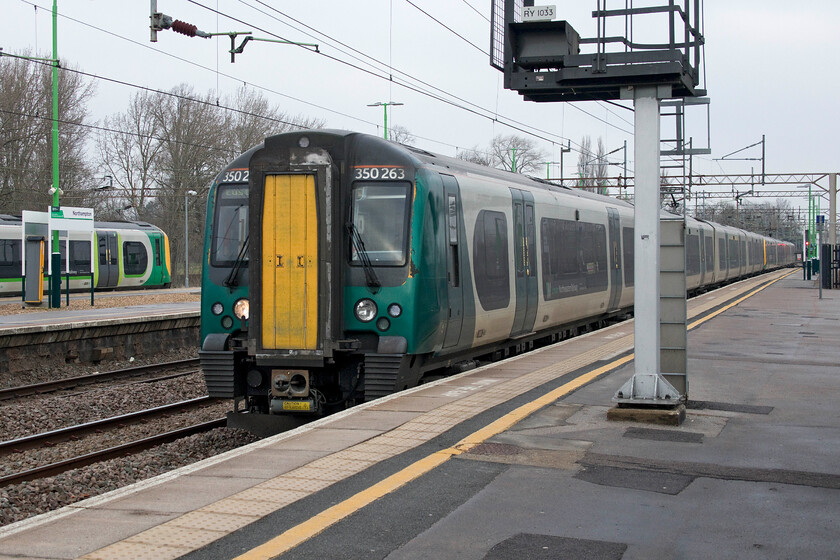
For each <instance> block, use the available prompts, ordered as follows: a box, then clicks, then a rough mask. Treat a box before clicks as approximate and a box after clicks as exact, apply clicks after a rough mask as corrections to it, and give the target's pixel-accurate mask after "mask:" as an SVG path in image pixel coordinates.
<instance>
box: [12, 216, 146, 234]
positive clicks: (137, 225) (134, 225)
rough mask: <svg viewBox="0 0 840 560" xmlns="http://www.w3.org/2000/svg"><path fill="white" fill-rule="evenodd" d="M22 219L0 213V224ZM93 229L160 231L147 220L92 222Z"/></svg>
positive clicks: (21, 221) (21, 220)
mask: <svg viewBox="0 0 840 560" xmlns="http://www.w3.org/2000/svg"><path fill="white" fill-rule="evenodd" d="M22 224H23V219H22V218H21V217H20V216H13V215H11V214H0V226H21V225H22ZM93 227H94V229H133V230H142V231H162V230H161V229H160V228H159V227H157V226H156V225H154V224H150V223H148V222H141V221H121V222H97V221H94V222H93Z"/></svg>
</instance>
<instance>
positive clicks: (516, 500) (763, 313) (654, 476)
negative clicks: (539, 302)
mask: <svg viewBox="0 0 840 560" xmlns="http://www.w3.org/2000/svg"><path fill="white" fill-rule="evenodd" d="M780 276H781V275H778V274H777V275H776V276H775V277H776V278H778V277H780ZM799 278H801V276H800V275H797V274H794V275H792V276H788V277H785V278H783V279H781V280H779V281H777V282H776V283H774V284H772V285H769V286H767V287H766V288H764V289H763V290H762V291H759V292H757V293H754V295H752V296H751V297H749V298H748V299H746V300H744V301H741V302H740V303H739V304H738V305H736V306H733V307H731V308H729V309H727V310H725V311H723V312H722V313H721V314H720V315H717V316H715V317H713V318H711V319H709V320H707V321H706V322H703V323H702V324H698V325H696V326H695V328H693V330H691V332H690V333H689V375H690V378H689V382H690V397H691V401H690V402H689V406H688V411H687V419H686V421H685V423H684V424H683V425H681V426H678V427H663V426H651V425H643V424H636V423H631V422H609V421H607V419H606V411H607V409H608V408H609V407H610V406H611V403H610V398H611V397H612V395H613V393H614V392H615V391H616V390H617V389H618V388H619V387H620V385H621V384H622V383H623V381H625V380H626V379H627V378H628V377H629V376H630V375H631V374H632V371H633V362H632V361H630V360H629V356H628V354H627V349H628V343H629V345H630V346H629V348H632V324H629V323H628V324H620V325H616V326H613V327H611V328H609V329H604V330H602V331H598V332H596V333H592V334H590V335H586V336H583V337H579V338H577V339H573V340H572V341H568V342H566V343H561V344H558V345H555V346H553V347H549V348H546V349H543V350H541V351H538V352H535V353H532V354H528V355H525V356H522V357H519V358H518V359H516V360H513V361H508V362H503V363H499V364H495V365H493V366H489V367H485V368H480V369H479V370H476V371H473V372H467V373H466V374H462V375H459V376H457V377H455V378H451V379H447V380H443V381H441V382H437V383H434V384H431V385H429V386H421V387H419V388H417V389H414V390H411V391H409V392H407V393H404V394H401V395H396V396H393V397H389V398H386V399H382V400H380V401H374V402H372V403H368V404H367V405H364V406H363V407H360V408H359V409H354V410H351V411H347V412H345V413H342V414H340V415H336V416H334V417H330V418H327V419H323V420H321V421H318V422H317V423H314V424H310V425H308V426H304V427H303V428H300V429H298V430H295V431H293V432H291V433H289V434H282V435H280V436H275V437H273V438H269V439H267V440H263V441H261V442H257V443H256V444H254V445H252V446H249V447H248V448H247V449H242V450H236V451H234V452H231V453H229V454H227V455H226V456H221V457H218V458H214V459H213V460H209V461H206V462H204V463H201V464H197V465H194V466H192V467H189V468H186V469H182V470H180V471H177V472H174V473H169V474H167V475H163V476H162V477H158V479H155V480H152V481H148V482H146V483H142V484H139V485H136V486H135V487H131V488H127V489H123V490H121V491H117V492H115V493H112V494H111V495H106V496H103V497H99V498H94V499H91V500H87V501H86V502H81V503H79V504H77V505H76V506H74V507H71V508H65V510H63V511H60V512H57V513H54V514H52V515H49V516H45V517H42V518H40V519H37V518H36V519H35V520H31V521H29V522H24V523H22V524H19V525H18V526H16V527H12V528H10V529H0V558H49V559H56V558H62V559H63V558H75V557H84V558H88V559H91V560H92V559H97V558H99V559H104V558H179V557H183V558H188V559H192V560H197V559H219V558H242V559H243V560H244V559H246V558H247V559H249V560H250V559H253V558H273V557H276V556H277V555H278V554H280V552H283V554H282V556H280V557H282V558H295V559H310V558H311V559H316V558H317V559H324V558H329V559H331V558H336V559H344V558H346V559H355V558H387V559H394V560H395V559H400V560H402V559H414V558H417V559H420V558H423V559H427V558H441V559H448V558H463V559H488V560H498V559H514V558H515V559H543V558H545V559H548V558H551V559H555V558H585V559H598V560H600V559H624V560H635V559H643V558H644V559H658V558H698V559H700V558H702V559H710V558H715V559H717V558H748V559H749V558H755V559H764V558H837V557H840V406H838V405H837V397H838V395H840V346H838V341H840V293H836V292H833V291H825V292H824V299H822V300H819V299H818V297H817V290H816V288H815V287H814V284H813V282H805V281H802V280H800V279H799ZM761 282H763V281H762V280H751V281H747V282H746V283H739V284H738V285H733V286H730V287H727V288H724V289H723V290H718V291H717V292H714V293H710V294H706V295H705V296H702V297H701V298H697V299H696V300H693V301H692V302H691V303H690V305H689V313H690V316H695V317H696V316H698V314H700V315H702V314H703V313H707V312H708V311H710V310H711V309H713V308H715V307H716V306H718V305H720V304H721V303H722V302H723V301H727V300H729V299H731V298H733V297H740V296H741V295H743V294H747V293H751V292H750V290H752V289H753V288H755V287H756V286H757V285H759V284H760V283H761ZM750 283H752V284H750ZM739 286H740V287H739ZM601 371H603V374H601V373H600V372H601ZM581 376H589V377H591V378H594V381H591V382H589V383H588V384H585V385H582V386H580V387H579V388H576V387H577V385H576V384H577V383H579V381H576V380H577V379H583V378H582V377H581ZM589 377H586V378H589ZM575 388H576V390H575ZM556 395H561V396H559V397H557V396H556ZM532 403H534V404H532ZM528 407H532V408H533V410H531V409H530V408H528ZM400 477H403V479H404V480H402V481H401V482H400V481H399V480H398V479H399V478H400ZM395 480H397V482H394V483H393V484H391V486H388V484H387V483H389V481H391V482H393V481H395ZM278 536H279V538H278ZM284 539H285V540H284ZM292 545H294V546H292Z"/></svg>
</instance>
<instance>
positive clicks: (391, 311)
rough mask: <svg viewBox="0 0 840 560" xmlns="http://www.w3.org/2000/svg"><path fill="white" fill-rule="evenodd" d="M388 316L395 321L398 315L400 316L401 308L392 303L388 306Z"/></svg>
mask: <svg viewBox="0 0 840 560" xmlns="http://www.w3.org/2000/svg"><path fill="white" fill-rule="evenodd" d="M388 315H390V316H391V317H393V318H394V319H396V318H397V317H399V316H400V315H402V307H400V304H399V303H392V304H391V305H389V306H388Z"/></svg>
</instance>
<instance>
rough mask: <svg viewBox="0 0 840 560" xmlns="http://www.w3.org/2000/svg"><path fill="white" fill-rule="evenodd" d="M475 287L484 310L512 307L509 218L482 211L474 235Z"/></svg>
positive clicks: (496, 213)
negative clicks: (508, 235)
mask: <svg viewBox="0 0 840 560" xmlns="http://www.w3.org/2000/svg"><path fill="white" fill-rule="evenodd" d="M473 254H474V255H475V259H474V266H475V286H476V291H477V292H478V300H479V302H481V307H483V308H484V310H485V311H490V310H491V309H503V308H505V307H507V306H508V305H509V304H510V278H509V272H508V270H509V269H508V263H509V262H510V259H508V237H507V218H506V217H505V215H504V214H503V213H502V212H492V211H489V210H482V211H481V212H479V214H478V218H477V220H476V223H475V234H474V235H473Z"/></svg>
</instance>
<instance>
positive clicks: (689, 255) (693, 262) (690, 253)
mask: <svg viewBox="0 0 840 560" xmlns="http://www.w3.org/2000/svg"><path fill="white" fill-rule="evenodd" d="M685 268H686V270H685V273H686V274H688V275H692V274H700V236H699V235H693V234H691V233H689V234H687V235H686V236H685Z"/></svg>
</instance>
